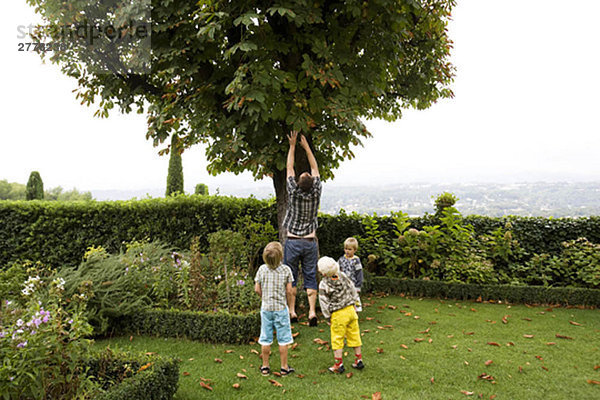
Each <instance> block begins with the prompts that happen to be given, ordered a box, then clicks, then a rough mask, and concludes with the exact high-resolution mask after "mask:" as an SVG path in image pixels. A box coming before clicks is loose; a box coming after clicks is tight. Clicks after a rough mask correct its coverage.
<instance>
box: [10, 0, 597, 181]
mask: <svg viewBox="0 0 600 400" xmlns="http://www.w3.org/2000/svg"><path fill="white" fill-rule="evenodd" d="M7 3H8V4H7ZM3 9H4V10H3V12H2V13H1V15H0V34H1V36H0V37H1V40H0V46H1V47H0V54H1V55H2V62H0V72H1V76H2V77H3V78H4V79H3V84H2V86H3V95H2V96H1V97H0V98H1V100H0V101H1V102H2V104H1V108H0V110H1V113H2V114H1V116H2V126H1V128H0V180H1V179H7V180H8V181H9V182H20V183H26V182H27V179H28V177H29V173H30V172H31V171H32V170H38V171H39V172H40V173H41V176H42V179H43V180H44V186H45V187H46V188H50V187H55V186H62V187H63V188H65V189H71V188H73V187H76V188H77V189H78V190H80V191H81V190H94V189H120V190H133V189H148V188H159V189H160V188H164V187H165V185H166V174H167V166H168V157H159V156H158V155H157V149H156V148H153V147H152V144H151V142H149V141H146V139H145V133H146V123H145V117H144V116H140V115H137V114H131V115H120V114H118V112H114V113H113V114H111V116H110V118H109V119H98V118H94V117H93V116H92V115H93V113H94V111H95V110H96V108H94V107H91V108H87V107H85V106H81V105H80V104H79V102H78V101H76V100H75V95H74V94H73V93H71V91H72V90H73V89H75V88H76V82H75V81H74V80H72V79H69V78H67V77H65V76H63V75H62V74H61V73H60V71H59V70H58V67H56V66H54V65H50V64H47V65H42V64H41V61H40V59H39V57H38V56H37V54H35V53H24V52H18V51H17V44H18V43H19V42H22V41H25V40H23V39H18V38H17V26H18V25H29V24H30V23H32V22H35V21H37V18H36V16H35V15H34V12H33V9H31V8H30V7H29V6H27V5H26V4H25V1H24V0H22V1H14V0H12V1H10V2H5V4H3ZM453 14H454V19H453V21H452V22H451V25H450V35H451V38H452V39H453V41H454V52H453V58H452V60H453V63H454V65H455V66H456V68H457V71H456V74H457V76H456V81H455V83H454V84H453V89H454V92H455V94H456V97H455V98H454V99H451V100H445V101H442V102H440V103H438V104H436V105H434V106H433V107H432V108H430V109H429V110H425V111H407V112H406V113H405V115H404V117H403V118H402V119H401V120H399V121H397V122H396V123H386V122H382V121H370V122H368V123H367V125H368V127H369V128H370V130H371V131H372V133H373V134H374V137H373V138H372V139H370V140H367V141H365V143H364V145H365V146H364V148H362V149H361V148H359V149H357V150H356V154H357V157H356V158H355V159H354V160H351V161H347V162H345V163H344V164H343V165H342V167H341V168H340V169H339V170H338V171H337V173H336V179H335V180H334V181H333V183H334V184H339V185H344V186H347V185H369V184H380V183H385V182H389V183H405V182H431V183H439V182H452V183H465V182H512V181H518V182H523V181H592V180H595V181H598V180H600V156H599V155H598V149H600V135H599V133H600V128H599V124H598V117H597V115H598V108H599V107H598V106H599V105H600V100H599V98H598V96H599V94H600V78H599V72H600V52H599V50H600V48H599V47H600V46H599V42H600V25H599V24H598V23H597V18H598V15H600V1H598V0H573V1H569V2H564V1H558V0H519V1H517V0H502V1H500V0H460V1H459V2H458V5H457V7H456V8H455V11H454V13H453ZM183 162H184V180H185V188H186V191H188V192H193V187H194V186H195V185H196V183H201V182H202V183H207V184H208V185H209V187H210V188H211V192H213V189H214V188H216V187H217V186H223V185H225V186H227V185H238V186H252V185H256V184H253V182H252V178H251V176H250V175H249V174H243V175H240V176H237V177H236V176H234V175H232V174H222V175H219V176H217V177H210V176H209V175H208V174H207V172H206V159H205V157H204V150H203V149H202V148H200V147H198V148H195V149H192V150H188V151H186V152H185V153H184V155H183ZM259 184H260V183H259ZM261 185H263V186H264V185H270V182H264V183H262V184H261Z"/></svg>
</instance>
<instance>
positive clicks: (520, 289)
mask: <svg viewBox="0 0 600 400" xmlns="http://www.w3.org/2000/svg"><path fill="white" fill-rule="evenodd" d="M369 286H370V290H371V291H372V292H384V293H389V294H400V293H405V294H408V295H411V296H419V297H421V296H422V297H429V298H451V299H457V300H475V299H479V298H481V300H483V301H487V300H502V301H506V302H509V303H529V304H560V305H571V306H574V305H583V306H594V307H600V290H597V289H582V288H554V287H545V286H511V285H473V284H464V283H449V282H440V281H426V280H418V279H399V278H388V277H383V276H376V277H373V278H372V279H370V283H369Z"/></svg>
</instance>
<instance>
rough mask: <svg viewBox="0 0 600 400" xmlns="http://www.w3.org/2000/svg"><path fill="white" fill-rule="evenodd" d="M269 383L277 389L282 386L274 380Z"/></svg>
mask: <svg viewBox="0 0 600 400" xmlns="http://www.w3.org/2000/svg"><path fill="white" fill-rule="evenodd" d="M269 382H271V384H272V385H273V386H277V387H282V386H283V385H282V384H281V383H279V382H277V381H276V380H275V379H269Z"/></svg>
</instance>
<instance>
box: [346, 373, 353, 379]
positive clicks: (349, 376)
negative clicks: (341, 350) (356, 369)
mask: <svg viewBox="0 0 600 400" xmlns="http://www.w3.org/2000/svg"><path fill="white" fill-rule="evenodd" d="M352 375H354V374H353V373H352V372H348V373H347V374H346V378H348V379H350V378H352Z"/></svg>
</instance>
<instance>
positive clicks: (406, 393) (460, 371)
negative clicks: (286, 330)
mask: <svg viewBox="0 0 600 400" xmlns="http://www.w3.org/2000/svg"><path fill="white" fill-rule="evenodd" d="M363 302H364V303H366V304H365V306H366V307H365V308H364V311H363V312H362V313H360V327H361V331H362V332H363V357H364V361H365V364H366V368H365V369H364V370H362V371H355V370H353V369H352V368H350V364H351V363H352V360H353V357H352V351H351V350H349V353H348V356H347V357H345V358H344V363H345V365H346V372H352V373H353V374H352V375H351V376H349V377H348V376H346V374H344V375H332V374H331V373H329V372H328V371H327V370H326V369H327V367H329V366H330V365H331V364H332V363H333V355H332V352H331V351H330V350H328V349H327V347H326V346H322V345H319V344H317V343H315V342H314V339H315V338H320V339H324V340H327V341H329V329H328V326H327V325H326V324H325V323H324V322H321V323H320V324H319V326H318V327H317V328H310V327H308V326H304V325H301V324H297V325H296V326H295V327H294V332H296V333H298V336H297V337H296V343H297V344H298V345H297V347H296V348H295V349H293V350H292V351H290V355H291V358H290V364H291V365H292V366H294V367H295V369H296V371H297V372H296V374H295V376H294V375H292V376H288V377H276V376H270V377H268V378H267V377H263V376H261V375H260V373H259V371H258V367H259V366H260V359H259V358H258V355H257V354H255V351H260V346H259V345H258V344H253V345H242V346H236V345H220V344H219V345H213V344H205V343H198V342H193V341H188V340H178V339H161V338H149V337H133V338H132V340H130V338H129V337H127V338H125V337H123V338H114V339H110V340H101V341H97V346H101V347H104V346H107V345H110V346H111V348H119V349H122V350H129V349H131V350H136V351H147V352H156V353H158V354H163V355H171V356H176V357H179V358H181V360H182V363H181V369H180V372H181V378H180V380H179V391H178V392H177V394H176V397H175V398H176V399H178V400H184V399H186V400H187V399H198V398H204V397H207V398H214V399H231V398H236V399H279V398H289V399H336V400H337V399H361V398H369V399H370V398H371V397H372V395H373V394H374V393H376V392H381V395H382V398H383V399H419V400H424V399H463V398H480V397H481V398H484V399H490V398H496V399H544V400H550V399H593V398H597V399H598V398H600V385H599V384H596V383H595V382H598V381H600V367H599V365H600V351H599V348H600V311H599V310H589V309H588V310H582V309H575V308H548V307H546V306H544V307H529V306H524V305H506V304H488V303H471V302H457V301H452V300H446V301H442V300H431V299H416V298H402V297H381V298H380V297H372V298H370V299H369V298H366V299H363ZM369 303H370V305H369ZM503 319H504V321H503ZM557 335H562V336H564V337H566V338H561V337H557ZM215 359H220V360H222V363H218V362H215ZM486 364H487V365H486ZM271 366H272V367H277V368H272V370H278V369H279V355H278V352H277V347H276V346H274V348H273V354H272V356H271ZM238 373H239V374H243V375H245V376H247V379H243V378H239V377H238V376H237V374H238ZM484 374H485V375H484ZM203 379H204V380H205V382H206V383H207V384H208V385H209V386H210V387H212V388H213V390H212V391H209V390H208V389H205V388H202V387H201V385H200V383H201V382H202V381H203ZM269 379H273V380H275V381H276V382H278V383H279V384H281V385H282V386H276V385H274V384H272V383H271V382H269ZM236 383H237V384H239V388H238V389H236V388H234V387H233V385H234V384H236ZM471 392H472V394H469V393H471ZM494 396H495V397H494Z"/></svg>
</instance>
